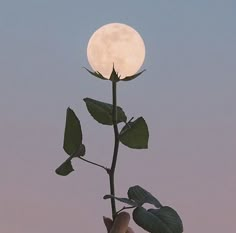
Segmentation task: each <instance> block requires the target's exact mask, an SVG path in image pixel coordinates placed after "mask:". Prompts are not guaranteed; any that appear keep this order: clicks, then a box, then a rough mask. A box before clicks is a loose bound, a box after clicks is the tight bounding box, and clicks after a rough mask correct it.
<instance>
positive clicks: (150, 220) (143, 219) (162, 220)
mask: <svg viewBox="0 0 236 233" xmlns="http://www.w3.org/2000/svg"><path fill="white" fill-rule="evenodd" d="M133 219H134V221H135V223H136V224H137V225H139V226H140V227H142V228H143V229H145V230H146V231H148V232H151V233H182V232H183V225H182V221H181V219H180V217H179V216H178V214H177V213H176V211H175V210H173V209H172V208H170V207H166V206H165V207H162V208H161V209H155V210H153V209H151V210H148V211H147V210H146V209H144V208H143V207H137V208H135V210H134V211H133Z"/></svg>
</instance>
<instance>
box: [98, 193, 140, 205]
mask: <svg viewBox="0 0 236 233" xmlns="http://www.w3.org/2000/svg"><path fill="white" fill-rule="evenodd" d="M109 198H114V199H116V200H118V201H120V202H123V203H125V204H128V205H131V206H139V205H138V203H136V202H134V201H132V200H130V199H128V198H121V197H114V196H112V195H105V196H104V197H103V199H109Z"/></svg>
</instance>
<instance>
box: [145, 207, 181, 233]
mask: <svg viewBox="0 0 236 233" xmlns="http://www.w3.org/2000/svg"><path fill="white" fill-rule="evenodd" d="M148 211H149V212H151V213H152V214H154V215H155V216H156V217H158V218H160V219H161V220H162V221H163V222H164V223H166V224H167V225H168V228H169V229H170V230H171V232H173V233H181V232H183V223H182V220H181V218H180V216H179V215H178V213H177V212H176V211H175V210H174V209H172V208H171V207H169V206H164V207H162V208H161V209H159V210H157V209H149V210H148Z"/></svg>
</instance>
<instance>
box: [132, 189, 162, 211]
mask: <svg viewBox="0 0 236 233" xmlns="http://www.w3.org/2000/svg"><path fill="white" fill-rule="evenodd" d="M128 197H129V199H132V200H133V201H134V202H136V203H138V204H139V205H140V206H142V205H143V204H144V203H149V204H152V205H154V206H156V207H157V208H160V207H161V206H162V205H161V203H160V202H159V201H158V200H157V199H156V198H155V197H154V196H153V195H152V194H151V193H149V192H148V191H146V190H145V189H143V188H142V187H140V186H139V185H135V186H133V187H130V188H129V190H128Z"/></svg>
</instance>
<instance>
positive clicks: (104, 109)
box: [84, 98, 127, 125]
mask: <svg viewBox="0 0 236 233" xmlns="http://www.w3.org/2000/svg"><path fill="white" fill-rule="evenodd" d="M84 102H85V103H86V106H87V109H88V111H89V113H90V114H91V115H92V117H93V118H94V119H95V120H96V121H97V122H99V123H101V124H104V125H113V121H112V109H113V106H112V104H108V103H104V102H101V101H98V100H94V99H91V98H85V99H84ZM126 120H127V117H126V115H125V113H124V111H123V110H122V108H121V107H117V123H120V122H126Z"/></svg>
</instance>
